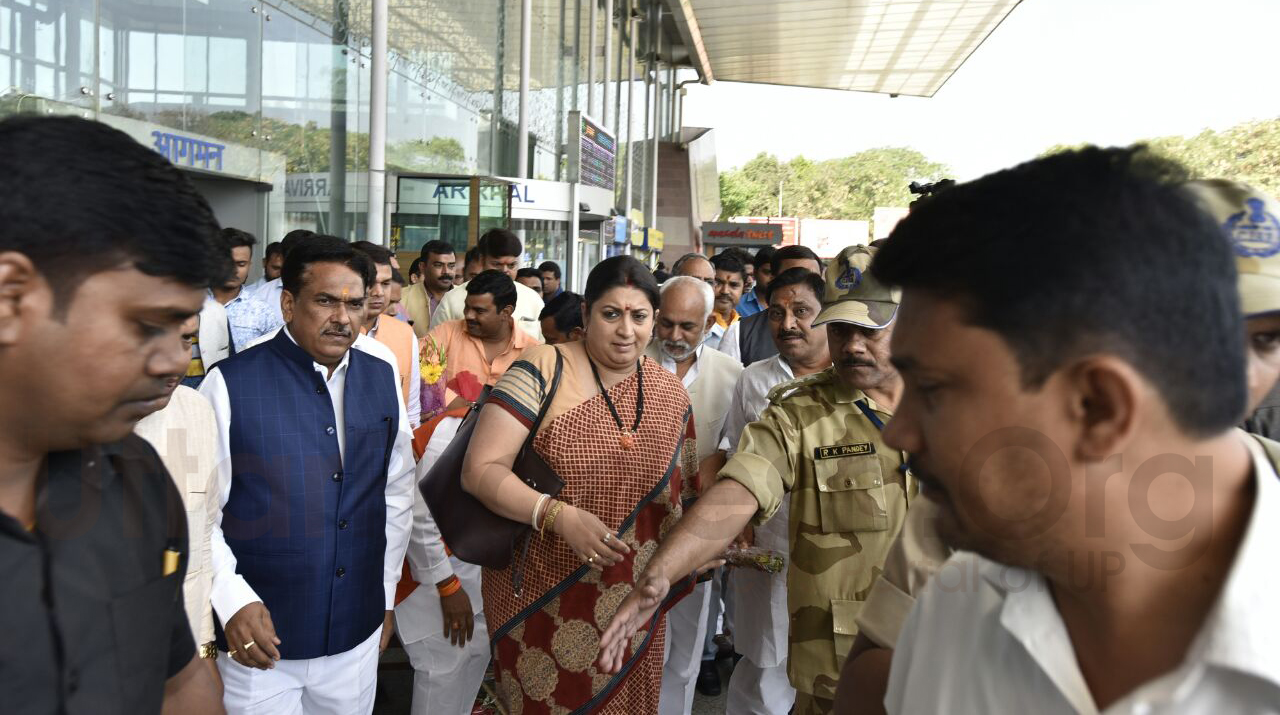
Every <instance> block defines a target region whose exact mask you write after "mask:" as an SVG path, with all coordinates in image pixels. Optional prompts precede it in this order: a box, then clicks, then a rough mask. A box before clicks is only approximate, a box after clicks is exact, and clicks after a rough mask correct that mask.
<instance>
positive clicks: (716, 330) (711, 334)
mask: <svg viewBox="0 0 1280 715" xmlns="http://www.w3.org/2000/svg"><path fill="white" fill-rule="evenodd" d="M741 322H742V321H741V320H735V321H733V325H730V326H729V327H728V328H725V327H722V326H721V325H720V324H719V323H712V324H711V329H710V330H708V331H707V336H706V337H705V338H703V339H702V344H703V345H706V346H707V347H709V348H711V349H712V350H719V349H720V344H721V342H723V340H724V336H725V332H726V331H727V330H730V329H732V328H733V326H734V325H737V324H738V323H741ZM734 334H735V335H736V334H737V333H736V331H735V333H734Z"/></svg>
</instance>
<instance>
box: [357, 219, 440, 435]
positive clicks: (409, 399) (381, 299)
mask: <svg viewBox="0 0 1280 715" xmlns="http://www.w3.org/2000/svg"><path fill="white" fill-rule="evenodd" d="M351 245H352V246H354V247H355V248H356V250H358V251H360V252H362V253H364V255H366V256H368V257H369V260H371V261H373V267H374V271H375V272H374V278H373V283H371V284H370V285H369V292H368V294H367V295H366V297H365V311H364V324H363V325H362V326H361V330H362V331H363V332H364V334H365V335H368V336H369V337H371V338H373V339H374V340H376V341H378V342H380V343H382V344H383V345H385V346H387V348H388V349H389V350H390V351H391V354H392V355H394V356H395V361H396V377H397V378H399V380H400V394H401V397H402V398H403V399H404V404H405V410H406V413H407V414H408V417H409V429H410V430H414V429H417V428H418V419H419V417H420V415H421V412H422V366H421V365H420V364H419V361H418V339H417V338H416V337H415V336H414V334H413V328H411V327H409V326H408V325H407V324H405V323H402V322H400V321H398V320H395V319H394V318H386V319H385V320H384V319H383V313H385V312H386V310H387V305H388V303H389V302H390V297H391V288H392V286H393V285H394V283H393V280H392V274H393V273H394V272H395V269H393V268H392V267H391V258H392V256H393V255H395V254H393V253H391V249H389V248H387V247H385V246H379V245H378V244H376V243H371V242H369V241H356V242H355V243H353V244H351ZM353 347H354V346H353Z"/></svg>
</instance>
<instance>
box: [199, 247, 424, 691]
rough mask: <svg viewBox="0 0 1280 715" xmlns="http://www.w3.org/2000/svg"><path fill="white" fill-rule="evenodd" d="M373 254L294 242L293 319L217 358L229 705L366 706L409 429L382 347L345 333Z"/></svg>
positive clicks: (395, 539)
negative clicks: (366, 347)
mask: <svg viewBox="0 0 1280 715" xmlns="http://www.w3.org/2000/svg"><path fill="white" fill-rule="evenodd" d="M373 276H374V271H373V264H372V263H371V262H370V261H369V259H368V258H367V257H366V256H365V255H364V254H362V253H360V252H358V251H356V250H355V249H354V248H352V247H351V246H350V245H349V244H347V243H346V242H345V241H342V240H341V239H337V238H332V237H327V236H318V237H315V238H313V239H311V240H309V241H306V242H304V243H302V244H301V245H299V246H298V247H297V248H295V249H294V250H292V251H290V252H289V254H288V256H287V257H286V258H285V264H284V271H283V274H282V276H281V278H282V285H283V293H282V296H281V308H282V312H283V314H284V319H285V328H284V329H283V330H281V331H280V332H279V333H278V334H277V335H276V336H275V337H274V338H272V339H271V340H268V341H266V342H264V343H261V344H259V345H256V346H254V347H251V348H249V349H247V350H245V351H244V352H241V353H238V354H236V355H235V356H233V357H232V358H231V359H228V360H226V361H224V362H221V363H219V364H218V365H217V367H216V368H215V369H214V370H212V371H211V372H210V373H209V376H208V377H207V378H205V381H204V383H203V384H202V385H201V388H200V391H201V393H203V394H204V395H205V397H207V398H209V400H210V402H212V403H213V408H214V412H215V413H216V414H217V417H218V431H219V435H218V441H219V445H218V447H219V450H220V464H219V466H218V471H217V474H216V475H215V483H214V484H212V485H211V487H210V492H211V494H210V497H209V498H211V499H217V500H218V503H219V505H220V506H221V510H220V513H219V515H218V518H217V520H216V523H215V526H214V528H213V530H212V534H211V535H210V543H211V547H212V561H213V573H214V576H213V592H212V601H213V609H214V612H215V613H216V615H217V617H218V622H219V623H220V624H221V627H220V628H219V629H218V632H217V640H218V649H219V650H220V651H221V652H223V653H226V654H227V655H228V656H229V657H225V658H219V660H218V666H219V672H220V673H221V674H222V679H223V682H224V684H225V697H224V702H225V705H226V707H227V711H228V712H229V713H232V714H235V713H246V714H247V713H271V714H272V715H276V714H287V713H304V712H305V713H307V714H308V715H312V714H315V713H335V714H337V713H342V714H343V715H348V714H351V713H369V712H371V711H372V710H373V699H374V691H375V685H376V681H377V665H378V653H379V651H380V649H381V648H385V647H386V641H387V640H388V639H389V638H390V636H391V628H390V624H389V621H390V614H391V608H392V606H393V604H394V597H395V587H396V582H397V581H398V580H399V578H400V567H401V563H402V562H403V560H404V553H405V547H406V545H407V544H408V540H409V528H410V523H411V520H412V515H411V509H412V506H413V492H412V489H413V481H412V474H413V469H414V463H413V451H412V446H411V443H412V434H411V433H410V431H409V421H408V419H407V417H406V415H405V408H404V402H403V401H402V400H401V398H400V391H399V385H398V383H397V381H396V378H395V376H394V374H393V372H392V369H391V366H390V365H388V364H387V363H386V362H385V361H383V360H379V359H378V358H376V357H373V356H370V355H369V354H367V353H364V352H361V351H359V350H352V349H351V345H352V343H353V342H354V341H355V339H356V336H357V335H359V334H360V325H361V323H362V321H363V318H364V309H365V306H364V301H365V293H366V290H367V289H368V287H369V286H370V285H371V284H372V282H373Z"/></svg>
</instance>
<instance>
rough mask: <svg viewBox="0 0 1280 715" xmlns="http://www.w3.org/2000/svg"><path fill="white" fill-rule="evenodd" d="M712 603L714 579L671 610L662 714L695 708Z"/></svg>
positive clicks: (672, 714)
mask: <svg viewBox="0 0 1280 715" xmlns="http://www.w3.org/2000/svg"><path fill="white" fill-rule="evenodd" d="M710 604H711V582H709V581H708V582H705V583H700V584H698V585H697V586H694V588H693V593H691V594H689V595H688V596H685V597H684V599H683V600H682V601H680V603H677V604H676V605H675V608H672V609H671V610H670V611H668V612H667V645H666V653H665V660H664V661H663V664H662V690H661V693H660V694H659V697H658V715H689V712H690V710H692V709H693V693H694V686H695V685H696V684H697V681H698V669H699V668H700V667H701V665H702V642H703V639H704V638H705V637H706V633H707V610H708V608H707V607H708V606H709V605H710Z"/></svg>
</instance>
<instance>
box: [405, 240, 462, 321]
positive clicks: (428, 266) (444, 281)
mask: <svg viewBox="0 0 1280 715" xmlns="http://www.w3.org/2000/svg"><path fill="white" fill-rule="evenodd" d="M416 263H417V265H418V275H419V276H420V277H421V280H419V281H417V282H415V283H414V284H413V285H411V286H409V287H408V288H406V289H405V290H404V293H403V295H402V296H401V300H402V301H403V302H404V307H405V309H406V310H408V311H409V318H410V320H411V321H412V322H413V332H414V335H417V336H418V337H419V338H421V337H422V336H424V335H426V334H427V331H429V330H430V329H431V316H432V315H433V314H434V313H435V312H436V308H438V307H439V306H440V301H441V300H444V295H445V293H448V292H449V291H450V290H452V289H453V272H454V269H455V267H456V264H457V257H456V255H455V254H454V252H453V246H450V245H449V243H448V242H447V241H441V240H439V239H436V240H434V241H428V242H427V243H426V245H424V246H423V247H422V252H421V254H420V255H419V257H418V260H417V261H416Z"/></svg>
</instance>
